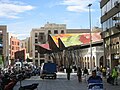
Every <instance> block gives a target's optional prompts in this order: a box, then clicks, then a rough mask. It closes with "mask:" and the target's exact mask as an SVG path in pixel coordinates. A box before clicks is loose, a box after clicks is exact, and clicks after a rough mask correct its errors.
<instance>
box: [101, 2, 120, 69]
mask: <svg viewBox="0 0 120 90" xmlns="http://www.w3.org/2000/svg"><path fill="white" fill-rule="evenodd" d="M100 5H101V13H102V16H101V24H102V28H103V32H102V34H101V35H102V38H103V39H104V64H105V66H106V65H107V66H110V67H111V68H113V67H114V66H116V65H119V64H120V0H102V1H101V3H100Z"/></svg>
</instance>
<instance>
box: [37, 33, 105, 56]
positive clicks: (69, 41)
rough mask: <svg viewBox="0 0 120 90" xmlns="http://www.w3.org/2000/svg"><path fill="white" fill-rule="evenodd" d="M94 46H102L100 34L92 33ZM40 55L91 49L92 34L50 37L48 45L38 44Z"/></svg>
mask: <svg viewBox="0 0 120 90" xmlns="http://www.w3.org/2000/svg"><path fill="white" fill-rule="evenodd" d="M91 35H92V46H95V45H101V44H102V42H103V41H102V39H101V35H100V33H92V34H91ZM36 46H38V51H39V53H40V54H45V53H52V52H59V51H61V50H64V49H67V48H71V47H72V48H73V49H78V48H84V47H87V48H88V47H90V33H79V34H58V35H53V36H52V35H48V44H40V45H39V44H38V45H36Z"/></svg>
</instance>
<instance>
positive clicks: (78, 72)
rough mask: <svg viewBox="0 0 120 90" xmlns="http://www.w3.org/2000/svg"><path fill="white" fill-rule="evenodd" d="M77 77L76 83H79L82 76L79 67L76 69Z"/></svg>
mask: <svg viewBox="0 0 120 90" xmlns="http://www.w3.org/2000/svg"><path fill="white" fill-rule="evenodd" d="M77 76H78V81H79V82H81V81H82V78H81V76H82V71H81V68H80V67H78V69H77Z"/></svg>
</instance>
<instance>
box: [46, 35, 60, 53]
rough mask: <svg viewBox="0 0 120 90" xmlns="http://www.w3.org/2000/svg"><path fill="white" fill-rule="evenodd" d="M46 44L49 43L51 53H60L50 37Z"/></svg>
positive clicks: (49, 36)
mask: <svg viewBox="0 0 120 90" xmlns="http://www.w3.org/2000/svg"><path fill="white" fill-rule="evenodd" d="M48 43H49V47H50V49H51V50H52V51H54V52H56V51H60V49H59V48H58V44H56V43H55V41H54V40H53V38H52V37H51V35H48Z"/></svg>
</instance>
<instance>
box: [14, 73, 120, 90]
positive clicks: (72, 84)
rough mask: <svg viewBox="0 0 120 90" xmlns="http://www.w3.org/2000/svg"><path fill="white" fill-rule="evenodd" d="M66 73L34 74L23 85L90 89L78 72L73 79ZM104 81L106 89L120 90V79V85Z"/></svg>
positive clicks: (42, 89)
mask: <svg viewBox="0 0 120 90" xmlns="http://www.w3.org/2000/svg"><path fill="white" fill-rule="evenodd" d="M66 77H67V76H66V73H61V72H58V73H57V79H41V78H40V77H39V76H33V77H31V78H30V79H26V80H24V81H22V86H25V85H30V84H32V83H39V86H38V89H36V90H88V89H87V83H86V82H85V80H84V77H83V78H82V82H81V83H79V82H78V80H77V75H76V73H71V79H70V80H67V79H66ZM103 81H104V90H120V79H119V80H118V81H119V83H118V84H119V85H118V86H113V85H110V84H108V83H107V81H106V79H103ZM19 87H20V82H18V83H17V84H16V85H15V87H14V89H13V90H19V89H18V88H19Z"/></svg>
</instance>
